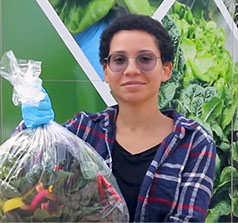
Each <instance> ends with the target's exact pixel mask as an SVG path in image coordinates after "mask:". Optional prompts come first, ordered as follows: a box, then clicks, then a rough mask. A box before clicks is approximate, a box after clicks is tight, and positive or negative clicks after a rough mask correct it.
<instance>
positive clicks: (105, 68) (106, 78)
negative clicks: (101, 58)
mask: <svg viewBox="0 0 238 223" xmlns="http://www.w3.org/2000/svg"><path fill="white" fill-rule="evenodd" d="M102 68H103V73H104V81H105V82H106V83H108V75H107V64H105V63H104V64H103V67H102Z"/></svg>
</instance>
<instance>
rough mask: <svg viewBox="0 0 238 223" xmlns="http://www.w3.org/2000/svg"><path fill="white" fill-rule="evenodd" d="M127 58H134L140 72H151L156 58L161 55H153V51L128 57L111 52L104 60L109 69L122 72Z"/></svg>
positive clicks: (126, 64)
mask: <svg viewBox="0 0 238 223" xmlns="http://www.w3.org/2000/svg"><path fill="white" fill-rule="evenodd" d="M129 58H135V62H136V67H137V68H138V69H139V70H140V71H142V72H145V73H147V72H151V71H153V70H154V69H155V67H156V64H157V59H158V58H161V57H157V56H155V55H154V54H153V53H150V52H148V53H140V54H138V55H137V56H136V57H128V56H126V55H125V54H122V53H112V54H110V55H109V56H108V57H107V58H105V59H104V62H105V63H107V65H108V67H109V69H110V70H111V71H112V72H114V73H122V72H124V71H125V70H126V68H127V66H128V63H129Z"/></svg>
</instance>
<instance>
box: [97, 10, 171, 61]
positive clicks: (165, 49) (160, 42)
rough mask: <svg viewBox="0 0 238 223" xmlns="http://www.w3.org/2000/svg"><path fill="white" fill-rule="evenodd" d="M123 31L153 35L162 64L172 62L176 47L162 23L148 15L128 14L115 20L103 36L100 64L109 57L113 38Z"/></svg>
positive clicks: (100, 47) (100, 48)
mask: <svg viewBox="0 0 238 223" xmlns="http://www.w3.org/2000/svg"><path fill="white" fill-rule="evenodd" d="M122 30H140V31H144V32H147V33H149V34H151V35H153V36H154V37H155V39H156V42H157V46H158V49H159V51H160V53H161V60H162V63H166V62H172V61H173V56H174V47H173V43H172V40H171V38H170V36H169V33H168V32H167V30H166V29H165V28H164V27H163V26H162V25H161V23H160V22H159V21H157V20H155V19H153V18H151V17H149V16H146V15H137V14H127V15H123V16H121V17H119V18H117V19H115V20H114V21H113V22H112V23H111V25H109V27H108V28H107V29H105V30H104V31H103V33H102V35H101V39H100V46H99V58H100V63H101V64H103V63H104V59H105V58H106V57H108V54H109V49H110V44H111V40H112V38H113V36H114V35H115V34H116V33H117V32H119V31H122Z"/></svg>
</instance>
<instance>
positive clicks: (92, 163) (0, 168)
mask: <svg viewBox="0 0 238 223" xmlns="http://www.w3.org/2000/svg"><path fill="white" fill-rule="evenodd" d="M39 74H40V63H39V62H35V61H20V60H17V59H16V58H15V56H14V54H13V52H11V51H10V52H7V53H6V54H5V55H4V56H3V58H2V60H1V64H0V75H1V76H2V77H4V78H5V79H7V80H9V81H10V82H11V84H12V85H13V86H14V97H13V98H14V103H15V104H19V103H23V102H24V103H28V104H37V103H38V102H39V101H40V100H41V99H42V95H41V80H40V79H39ZM19 85H20V86H19ZM23 89H25V91H23ZM24 92H25V93H24ZM26 93H27V95H25V94H26ZM35 94H36V96H37V95H38V96H39V97H35ZM43 96H44V95H43ZM32 99H34V100H32ZM128 216H129V215H128V210H127V207H126V204H125V202H124V200H123V198H122V196H121V194H120V191H119V189H118V186H117V184H116V181H115V179H114V178H113V176H112V173H111V170H110V169H109V168H108V166H107V165H106V164H105V162H104V160H103V159H102V157H101V156H100V155H99V154H98V153H97V152H96V151H95V150H94V149H93V148H92V147H91V146H90V145H89V144H87V143H86V142H84V141H83V140H81V139H80V138H79V137H77V136H76V135H74V134H72V133H71V132H69V131H68V130H67V129H66V128H64V127H62V126H61V125H59V124H57V123H56V122H54V121H51V122H50V123H49V124H46V125H42V126H39V127H37V128H35V129H25V130H23V131H21V132H19V133H17V134H16V135H14V136H13V137H11V138H10V139H8V140H7V141H6V142H5V143H3V144H2V145H1V146H0V222H127V221H128Z"/></svg>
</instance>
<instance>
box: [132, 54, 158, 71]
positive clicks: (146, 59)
mask: <svg viewBox="0 0 238 223" xmlns="http://www.w3.org/2000/svg"><path fill="white" fill-rule="evenodd" d="M156 62H157V57H156V56H155V55H154V54H153V53H142V54H139V55H138V56H137V57H136V65H137V67H138V68H139V69H140V70H141V71H144V72H149V71H152V70H153V69H154V68H155V66H156Z"/></svg>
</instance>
